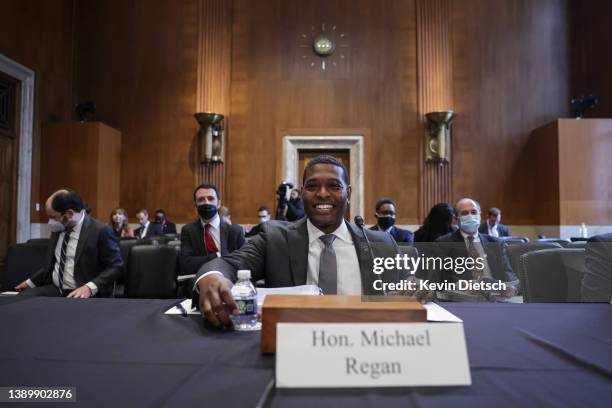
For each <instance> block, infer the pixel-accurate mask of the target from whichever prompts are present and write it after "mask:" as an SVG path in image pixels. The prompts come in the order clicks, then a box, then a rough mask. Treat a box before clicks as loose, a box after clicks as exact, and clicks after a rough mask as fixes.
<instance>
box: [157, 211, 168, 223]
mask: <svg viewBox="0 0 612 408" xmlns="http://www.w3.org/2000/svg"><path fill="white" fill-rule="evenodd" d="M155 221H157V222H158V223H160V224H163V223H164V222H165V221H166V216H165V215H164V213H155Z"/></svg>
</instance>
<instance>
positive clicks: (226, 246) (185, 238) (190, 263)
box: [181, 219, 244, 275]
mask: <svg viewBox="0 0 612 408" xmlns="http://www.w3.org/2000/svg"><path fill="white" fill-rule="evenodd" d="M219 230H220V232H221V233H220V238H221V248H220V251H221V255H227V254H229V253H230V252H232V251H235V250H237V249H239V248H241V247H242V245H244V230H243V229H242V227H240V226H239V225H230V224H228V223H226V222H224V221H223V220H221V223H220V224H219ZM215 258H217V254H216V253H214V254H209V253H207V252H206V248H205V246H204V227H202V222H201V221H200V219H197V220H196V221H194V222H192V223H191V224H187V225H185V226H184V227H183V229H182V230H181V274H182V275H195V274H196V273H197V272H198V269H200V267H201V266H202V265H204V264H205V263H206V262H208V261H210V260H212V259H215Z"/></svg>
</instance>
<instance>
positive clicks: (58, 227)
mask: <svg viewBox="0 0 612 408" xmlns="http://www.w3.org/2000/svg"><path fill="white" fill-rule="evenodd" d="M65 229H66V227H65V226H64V224H62V223H61V222H59V221H56V220H53V219H51V220H49V230H50V231H51V232H63V231H64V230H65Z"/></svg>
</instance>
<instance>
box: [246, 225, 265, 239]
mask: <svg viewBox="0 0 612 408" xmlns="http://www.w3.org/2000/svg"><path fill="white" fill-rule="evenodd" d="M261 224H262V223H259V224H257V225H255V226H254V227H253V228H251V230H250V231H249V232H247V233H246V234H245V236H246V237H254V236H255V235H257V234H259V233H260V232H261Z"/></svg>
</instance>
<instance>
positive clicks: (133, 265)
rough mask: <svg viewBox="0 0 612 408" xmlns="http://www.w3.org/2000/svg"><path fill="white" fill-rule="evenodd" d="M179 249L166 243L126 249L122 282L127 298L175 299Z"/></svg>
mask: <svg viewBox="0 0 612 408" xmlns="http://www.w3.org/2000/svg"><path fill="white" fill-rule="evenodd" d="M178 255H179V248H178V247H174V246H170V245H136V246H134V247H132V249H131V250H130V255H129V258H128V269H127V276H126V282H125V294H126V297H128V298H144V299H172V298H176V277H177V276H178V270H179V261H178V259H179V256H178Z"/></svg>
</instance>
